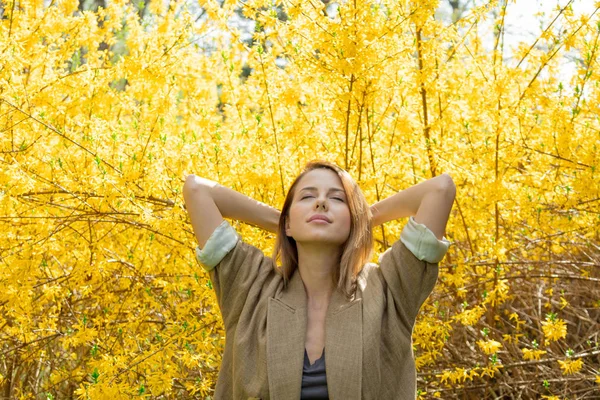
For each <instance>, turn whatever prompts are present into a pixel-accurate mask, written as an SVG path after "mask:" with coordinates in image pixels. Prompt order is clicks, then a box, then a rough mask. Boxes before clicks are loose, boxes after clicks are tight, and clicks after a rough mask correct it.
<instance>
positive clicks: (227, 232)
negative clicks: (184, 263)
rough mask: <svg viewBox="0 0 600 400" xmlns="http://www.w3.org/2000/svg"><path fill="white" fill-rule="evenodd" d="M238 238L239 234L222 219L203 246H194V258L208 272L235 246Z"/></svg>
mask: <svg viewBox="0 0 600 400" xmlns="http://www.w3.org/2000/svg"><path fill="white" fill-rule="evenodd" d="M239 239H240V236H239V235H238V233H237V232H236V231H235V229H234V228H233V227H232V226H231V225H230V224H229V222H227V221H226V220H223V222H221V224H220V225H219V226H217V227H216V228H215V230H214V231H213V233H212V234H211V235H210V237H209V238H208V240H207V241H206V244H205V245H204V248H203V249H201V248H200V246H197V247H196V260H197V261H198V263H199V264H200V266H201V267H202V268H203V269H204V270H205V271H207V272H209V271H211V270H212V269H213V268H214V267H216V266H217V264H219V263H220V262H221V260H222V259H223V257H225V256H226V255H227V253H229V252H230V251H231V249H233V248H234V247H235V245H236V244H237V242H238V240H239Z"/></svg>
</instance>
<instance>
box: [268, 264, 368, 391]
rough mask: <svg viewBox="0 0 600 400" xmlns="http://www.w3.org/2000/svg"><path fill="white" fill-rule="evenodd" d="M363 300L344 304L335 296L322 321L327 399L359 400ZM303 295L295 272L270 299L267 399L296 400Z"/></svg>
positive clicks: (303, 328) (301, 350)
mask: <svg viewBox="0 0 600 400" xmlns="http://www.w3.org/2000/svg"><path fill="white" fill-rule="evenodd" d="M361 302H362V299H361V298H360V294H359V292H357V295H356V296H355V297H354V298H353V299H351V300H350V301H348V300H347V299H346V297H345V296H344V294H343V293H341V292H340V291H337V290H336V291H335V292H334V293H333V294H332V296H331V299H330V302H329V306H328V308H327V314H326V317H325V368H326V374H327V387H328V391H329V396H330V398H332V399H337V398H342V399H349V400H352V399H360V394H361V382H362V307H361ZM306 326H307V296H306V290H305V288H304V283H303V281H302V277H301V276H300V273H299V271H298V270H296V271H295V272H294V273H293V274H292V277H291V278H290V281H289V283H288V285H287V287H286V288H285V289H284V290H282V291H281V292H280V293H279V295H278V296H275V297H274V298H271V299H269V310H268V319H267V370H268V374H269V394H270V397H271V398H272V399H275V400H278V399H282V400H283V399H289V398H300V394H301V393H300V392H301V386H302V367H303V365H304V344H305V341H306Z"/></svg>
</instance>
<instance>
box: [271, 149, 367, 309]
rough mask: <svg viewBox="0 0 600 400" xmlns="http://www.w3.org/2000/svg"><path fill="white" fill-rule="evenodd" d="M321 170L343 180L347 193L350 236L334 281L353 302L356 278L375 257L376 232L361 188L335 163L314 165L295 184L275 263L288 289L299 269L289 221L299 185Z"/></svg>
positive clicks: (283, 213) (283, 219) (282, 220)
mask: <svg viewBox="0 0 600 400" xmlns="http://www.w3.org/2000/svg"><path fill="white" fill-rule="evenodd" d="M317 168H325V169H329V170H331V171H333V172H335V173H336V174H337V175H338V176H339V177H340V180H341V181H342V187H343V189H344V191H345V192H346V198H347V202H348V208H349V209H350V234H349V236H348V239H347V240H346V241H345V242H344V244H343V245H342V246H343V247H342V256H341V259H340V268H339V269H336V270H335V271H334V274H333V277H332V278H333V283H334V285H336V286H337V288H338V289H339V290H341V291H342V292H343V293H344V294H345V295H346V296H347V297H348V298H351V297H352V296H353V294H354V292H355V290H356V278H357V276H358V274H359V273H360V271H361V270H362V268H363V266H364V265H365V263H367V262H368V261H369V260H370V258H371V256H372V254H373V232H372V229H371V219H372V218H373V215H372V213H371V209H370V207H369V204H368V203H367V200H366V198H365V196H364V195H363V193H362V191H361V190H360V188H359V187H358V184H357V183H356V182H355V181H354V179H352V177H351V176H350V174H348V172H346V171H344V170H343V169H341V168H340V167H338V166H337V165H335V164H333V163H330V162H328V161H324V160H313V161H310V162H308V163H307V164H306V166H305V167H304V170H303V171H302V173H301V174H300V175H298V176H297V177H296V179H295V180H294V182H293V183H292V186H291V187H290V189H289V190H288V193H287V195H286V197H285V201H284V203H283V207H282V209H281V215H280V217H279V227H278V229H277V239H276V241H275V247H274V249H273V255H272V259H273V260H274V261H275V263H274V264H275V270H276V271H277V272H278V273H280V274H281V275H283V282H284V285H287V284H288V282H289V280H290V278H291V276H292V274H293V273H294V271H295V270H296V269H297V268H298V248H297V246H296V241H295V240H294V238H292V237H288V236H287V235H286V232H285V224H286V220H287V218H289V209H290V207H291V205H292V200H293V198H294V194H295V191H296V186H297V184H298V182H299V181H300V179H301V178H302V177H303V176H304V175H306V173H308V172H310V171H312V170H314V169H317ZM278 258H280V259H281V266H277V259H278Z"/></svg>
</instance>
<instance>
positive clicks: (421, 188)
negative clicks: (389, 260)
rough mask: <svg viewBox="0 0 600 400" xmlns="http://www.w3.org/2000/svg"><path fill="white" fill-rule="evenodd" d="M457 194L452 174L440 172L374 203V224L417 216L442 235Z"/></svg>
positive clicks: (433, 230)
mask: <svg viewBox="0 0 600 400" xmlns="http://www.w3.org/2000/svg"><path fill="white" fill-rule="evenodd" d="M455 196H456V186H455V185H454V181H453V180H452V178H451V177H450V175H448V174H445V173H444V174H442V175H438V176H436V177H434V178H431V179H428V180H426V181H424V182H421V183H419V184H417V185H414V186H411V187H409V188H407V189H405V190H402V191H400V192H398V193H396V194H394V195H392V196H390V197H388V198H386V199H384V200H381V201H380V202H377V203H375V204H373V205H372V206H371V212H372V213H373V223H372V226H374V227H375V226H378V225H381V224H384V223H386V222H388V221H392V220H395V219H398V218H403V217H410V216H414V219H415V222H418V223H420V224H423V225H425V226H426V227H427V228H429V229H430V230H431V231H432V232H433V233H434V234H435V236H436V237H437V238H438V239H442V237H443V236H444V232H445V230H446V224H447V223H448V217H449V216H450V210H451V209H452V204H453V203H454V197H455Z"/></svg>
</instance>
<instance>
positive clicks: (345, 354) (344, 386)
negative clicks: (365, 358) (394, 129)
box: [325, 291, 362, 400]
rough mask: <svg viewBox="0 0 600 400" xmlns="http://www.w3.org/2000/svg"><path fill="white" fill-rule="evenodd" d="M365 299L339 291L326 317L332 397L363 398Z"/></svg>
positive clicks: (326, 362)
mask: <svg viewBox="0 0 600 400" xmlns="http://www.w3.org/2000/svg"><path fill="white" fill-rule="evenodd" d="M361 303H362V299H360V298H354V299H352V300H351V301H348V300H346V298H345V297H344V295H343V294H342V293H341V292H339V291H336V292H334V293H333V295H332V297H331V301H330V303H329V307H328V308H327V317H326V318H325V369H326V374H327V388H328V391H329V398H330V399H332V400H338V399H347V400H354V399H356V400H359V399H360V398H361V383H362V307H361Z"/></svg>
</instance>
